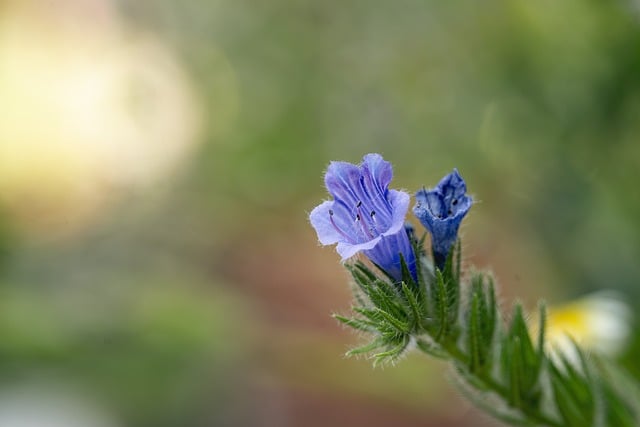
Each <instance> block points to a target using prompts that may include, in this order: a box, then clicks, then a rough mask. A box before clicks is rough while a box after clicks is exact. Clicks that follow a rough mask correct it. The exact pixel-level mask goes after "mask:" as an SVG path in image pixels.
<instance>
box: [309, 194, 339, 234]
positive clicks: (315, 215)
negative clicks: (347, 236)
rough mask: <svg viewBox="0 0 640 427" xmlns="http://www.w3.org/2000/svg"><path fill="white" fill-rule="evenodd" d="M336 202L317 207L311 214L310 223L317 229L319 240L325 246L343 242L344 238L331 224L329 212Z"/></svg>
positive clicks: (324, 203) (328, 202) (327, 202)
mask: <svg viewBox="0 0 640 427" xmlns="http://www.w3.org/2000/svg"><path fill="white" fill-rule="evenodd" d="M334 204H335V202H333V201H326V202H323V203H321V204H320V205H318V206H316V207H315V208H314V209H313V210H312V211H311V213H310V214H309V221H311V225H312V226H313V228H315V229H316V233H317V235H318V240H319V241H320V243H322V244H323V245H332V244H334V243H337V242H339V241H341V240H344V237H343V236H342V234H341V233H340V231H338V229H336V227H334V226H333V224H332V223H331V215H330V214H329V211H331V210H332V208H333V205H334Z"/></svg>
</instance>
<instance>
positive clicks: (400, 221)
mask: <svg viewBox="0 0 640 427" xmlns="http://www.w3.org/2000/svg"><path fill="white" fill-rule="evenodd" d="M388 198H389V203H390V204H391V207H392V209H393V210H392V212H391V224H389V227H388V228H387V230H386V231H385V232H384V233H382V235H383V236H390V235H392V234H396V233H397V232H398V231H400V230H402V229H404V220H405V217H406V216H407V210H409V202H410V201H411V197H410V196H409V194H408V193H405V192H404V191H398V190H389V197H388Z"/></svg>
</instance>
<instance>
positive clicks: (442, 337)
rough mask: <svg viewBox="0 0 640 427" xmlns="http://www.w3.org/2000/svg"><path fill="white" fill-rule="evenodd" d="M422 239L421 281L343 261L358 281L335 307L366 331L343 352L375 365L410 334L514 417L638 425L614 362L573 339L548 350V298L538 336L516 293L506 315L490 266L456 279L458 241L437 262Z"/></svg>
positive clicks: (476, 396)
mask: <svg viewBox="0 0 640 427" xmlns="http://www.w3.org/2000/svg"><path fill="white" fill-rule="evenodd" d="M422 242H423V240H421V241H420V242H414V245H415V249H416V253H418V254H419V268H418V280H417V281H415V280H414V279H413V278H412V276H411V274H410V273H409V270H408V269H407V268H406V265H403V267H404V268H403V270H404V271H405V273H404V275H403V280H402V281H401V282H393V280H391V279H390V278H389V277H388V275H386V274H384V272H380V273H377V272H375V271H374V270H373V269H371V268H369V267H368V266H367V265H365V264H364V263H362V262H360V261H356V262H355V263H353V264H351V265H348V266H347V268H348V269H349V271H350V272H351V274H352V276H353V279H354V282H355V284H356V302H357V304H356V306H355V307H353V312H354V313H355V316H354V317H345V316H340V315H335V317H336V319H338V320H339V321H340V322H342V323H343V324H345V325H348V326H350V327H352V328H355V329H357V330H360V331H363V332H366V333H368V334H370V335H371V336H372V339H371V341H370V342H369V343H368V344H366V345H364V346H362V347H359V348H356V349H354V350H351V351H349V352H348V355H363V354H366V355H369V356H370V357H371V358H372V359H373V362H374V365H377V364H380V363H384V362H391V363H393V362H395V361H397V360H398V358H399V357H401V356H402V355H403V354H404V353H405V352H406V351H407V350H408V349H409V348H410V347H412V344H415V346H416V347H417V348H418V349H419V350H420V351H423V352H424V353H426V354H429V355H431V356H434V357H437V358H441V359H445V360H448V361H449V362H450V363H451V365H452V367H453V372H454V373H455V379H456V382H457V383H458V385H459V386H460V389H461V390H462V392H463V393H464V394H465V396H467V397H468V398H469V399H470V400H472V401H473V402H474V403H475V404H476V405H478V406H479V407H480V408H482V409H483V410H485V411H486V412H488V413H490V414H492V415H493V416H495V417H496V418H498V419H500V420H502V421H503V422H506V423H508V424H512V425H540V426H556V427H560V426H576V427H583V426H616V427H618V426H622V427H626V426H635V425H638V421H639V420H640V418H639V417H638V413H639V410H638V405H639V403H638V402H639V400H638V399H637V398H633V397H630V396H638V394H637V391H636V392H635V393H636V394H633V395H631V394H630V393H628V392H627V391H626V390H628V389H629V387H627V388H622V387H621V386H620V380H619V377H620V374H619V370H618V368H616V369H615V370H614V369H611V368H609V369H605V368H606V367H607V366H608V365H607V364H606V363H605V362H604V361H602V360H600V359H598V358H596V357H595V356H592V357H587V355H586V354H585V353H584V351H583V350H582V349H581V348H580V347H579V346H578V345H577V344H575V345H574V350H575V352H574V353H575V354H573V353H572V354H564V353H561V352H559V351H557V350H554V351H552V352H550V351H546V350H545V348H546V344H545V322H546V309H545V306H544V304H540V308H539V319H540V324H539V326H538V332H537V336H533V335H532V333H531V331H530V330H529V326H528V323H527V320H526V316H525V313H524V310H523V308H522V306H521V305H520V304H519V303H517V304H515V305H514V308H513V314H512V316H511V319H510V321H509V322H508V323H507V324H503V322H502V321H501V319H502V318H503V316H502V314H501V310H500V307H499V304H498V301H497V297H496V290H495V285H494V281H493V279H492V278H491V276H489V275H487V274H484V273H473V274H471V275H470V277H469V278H468V279H466V278H464V279H465V280H462V279H463V278H461V268H460V256H461V255H460V243H459V242H458V244H457V245H456V248H455V250H454V251H451V254H450V255H449V258H448V259H447V261H446V264H445V267H444V270H439V269H438V268H435V267H434V266H433V264H432V262H431V261H430V260H429V259H428V257H427V256H426V253H425V252H424V251H422V250H420V247H421V245H422ZM403 262H404V261H403ZM462 290H464V296H465V298H461V294H462V292H461V291H462ZM633 387H634V390H637V385H633Z"/></svg>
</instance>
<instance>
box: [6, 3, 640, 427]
mask: <svg viewBox="0 0 640 427" xmlns="http://www.w3.org/2000/svg"><path fill="white" fill-rule="evenodd" d="M637 10H638V4H636V2H635V1H632V0H629V1H620V2H604V3H602V2H595V1H589V0H569V1H564V2H551V1H542V2H527V1H524V0H490V1H487V2H483V3H482V4H480V3H477V2H473V1H471V0H461V1H454V2H446V3H445V2H438V1H416V0H400V1H398V2H393V3H389V2H384V1H378V0H374V1H367V2H364V1H359V0H358V1H349V2H339V1H334V0H328V1H323V2H310V1H294V0H272V1H269V2H254V1H250V0H215V1H204V0H188V1H184V2H178V1H175V0H153V1H151V0H119V1H116V0H91V1H80V0H49V1H40V0H5V1H3V2H0V336H2V339H1V340H0V425H2V426H4V425H7V426H12V427H20V426H26V425H34V424H35V425H39V426H45V427H57V426H65V427H73V426H82V427H117V426H136V427H141V426H142V427H144V426H153V427H163V426H167V427H170V426H181V427H187V426H193V427H201V426H203V427H204V426H316V425H318V426H320V425H336V426H342V425H344V426H361V425H362V426H372V427H373V426H388V425H401V426H485V425H486V426H490V425H495V423H494V422H493V421H491V420H490V419H489V418H487V417H486V416H485V415H483V414H481V413H480V412H478V411H477V410H476V409H474V408H473V407H472V406H471V405H470V404H469V403H468V402H466V401H465V400H464V399H463V398H462V397H461V396H460V395H459V393H458V392H457V391H456V390H455V387H454V386H453V384H451V383H452V381H451V376H452V373H451V372H449V370H448V368H447V367H446V365H444V364H442V363H440V362H435V361H433V360H430V359H429V358H427V357H426V356H424V355H422V354H414V353H411V354H408V355H407V357H406V358H405V359H403V360H401V361H400V362H399V363H398V364H397V365H396V366H385V367H382V368H375V369H374V368H373V367H372V366H371V361H370V360H366V359H364V358H361V359H357V358H353V359H348V358H345V357H344V356H343V355H344V353H345V352H346V351H347V350H348V349H349V348H352V347H354V346H356V345H358V344H360V343H363V342H365V340H366V337H363V336H359V335H357V334H354V333H352V332H351V331H347V330H345V329H344V328H342V327H341V326H340V325H338V324H337V322H335V321H334V320H333V319H332V318H331V314H332V313H336V312H337V313H347V312H348V311H349V308H350V304H351V298H352V296H351V290H350V285H349V279H348V276H347V272H346V271H345V270H344V269H343V268H342V267H341V266H340V264H339V260H338V256H337V255H336V253H335V251H334V250H333V249H332V248H321V247H320V245H319V244H318V242H317V239H316V236H315V233H314V231H313V230H312V229H311V227H310V226H309V223H308V220H307V215H308V212H310V211H311V209H313V207H314V206H316V205H317V204H318V203H320V201H321V200H323V199H324V198H326V197H327V195H326V192H325V190H324V188H323V183H322V175H323V171H324V169H325V168H326V166H327V164H328V163H329V161H331V160H345V161H350V162H358V161H359V159H360V158H361V157H362V155H363V154H365V153H367V152H379V153H382V154H383V155H384V156H385V158H386V159H388V160H390V161H391V162H392V163H393V165H394V172H395V177H394V186H395V187H398V188H405V189H408V191H410V192H413V191H415V190H416V189H418V188H420V187H422V186H423V185H426V186H432V185H433V184H435V183H436V182H437V180H438V179H439V178H440V177H441V176H442V175H444V174H445V173H447V172H449V171H450V170H451V169H452V168H453V167H457V168H458V169H459V170H460V172H461V173H462V175H463V176H464V178H465V179H466V181H467V183H468V187H469V189H470V192H471V193H472V194H473V195H474V198H475V200H476V203H475V205H474V206H473V208H472V210H471V212H470V214H469V216H468V218H467V219H466V220H465V224H464V225H463V228H462V240H463V253H464V259H465V264H466V265H467V266H470V267H471V266H475V267H476V268H483V269H491V270H492V271H493V272H494V273H495V276H496V278H497V282H498V284H499V287H500V290H501V299H502V301H503V305H504V306H505V307H508V306H509V304H510V303H511V301H512V300H513V299H514V298H516V297H517V298H520V299H521V300H523V301H524V302H525V304H526V305H527V306H530V307H533V306H534V305H535V301H536V300H537V299H538V298H541V297H543V298H545V299H546V300H548V301H549V302H552V303H553V302H555V301H560V300H563V299H571V298H573V297H575V296H577V295H581V294H583V293H585V292H588V291H593V290H598V289H602V288H604V287H606V288H610V289H615V290H617V291H619V292H621V293H622V294H623V295H627V296H628V299H629V301H637V300H638V298H637V297H638V296H640V293H639V291H638V289H640V288H638V286H637V284H638V282H639V279H640V265H639V264H638V263H637V262H636V260H637V259H638V257H639V256H640V221H639V220H638V218H640V193H639V191H640V190H638V186H637V183H638V179H637V178H638V173H637V170H638V166H639V165H640V150H639V148H638V147H640V145H638V143H637V142H638V141H637V140H638V136H637V135H638V134H640V122H638V120H636V119H637V116H638V113H639V112H640V102H639V100H640V77H639V76H640V56H639V55H640V54H639V53H638V49H637V46H638V43H639V42H640V26H639V24H638V12H637ZM416 225H417V223H416ZM632 309H635V307H632ZM637 335H638V334H637V333H635V332H634V338H633V343H632V344H631V345H630V346H629V351H628V353H627V354H626V355H624V356H623V359H624V360H626V361H627V362H626V364H627V367H628V368H630V370H631V371H632V372H636V373H637V372H640V367H638V366H637V357H636V356H637V354H638V353H637V352H638V351H640V350H638V349H640V345H639V344H638V339H637V338H638V337H637ZM27 408H28V409H27Z"/></svg>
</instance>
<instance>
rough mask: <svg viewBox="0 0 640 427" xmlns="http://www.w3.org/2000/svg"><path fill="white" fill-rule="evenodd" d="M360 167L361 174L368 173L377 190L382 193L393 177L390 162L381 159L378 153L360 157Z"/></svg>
mask: <svg viewBox="0 0 640 427" xmlns="http://www.w3.org/2000/svg"><path fill="white" fill-rule="evenodd" d="M361 167H362V169H363V175H369V176H370V177H371V178H372V181H373V183H374V184H375V185H376V186H377V190H378V191H379V192H381V193H383V194H384V193H385V192H386V190H387V188H389V184H390V183H391V179H392V178H393V168H392V167H391V163H389V162H387V161H386V160H385V159H383V158H382V156H381V155H380V154H376V153H371V154H367V155H365V156H364V157H363V158H362V166H361ZM367 190H369V189H367Z"/></svg>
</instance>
